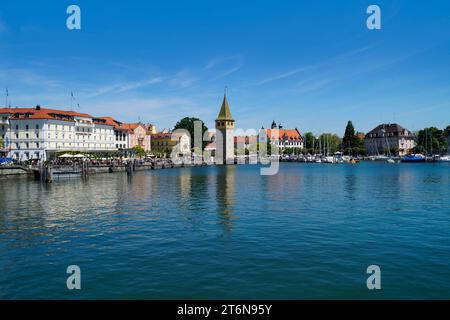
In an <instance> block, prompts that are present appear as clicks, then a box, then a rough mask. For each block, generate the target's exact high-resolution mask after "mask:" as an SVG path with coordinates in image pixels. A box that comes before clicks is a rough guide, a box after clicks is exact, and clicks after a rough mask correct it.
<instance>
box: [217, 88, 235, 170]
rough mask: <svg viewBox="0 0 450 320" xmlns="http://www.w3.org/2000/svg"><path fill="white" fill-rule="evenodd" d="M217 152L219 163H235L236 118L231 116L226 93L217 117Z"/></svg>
mask: <svg viewBox="0 0 450 320" xmlns="http://www.w3.org/2000/svg"><path fill="white" fill-rule="evenodd" d="M215 142H216V153H215V161H216V163H217V164H228V163H229V164H234V160H235V155H234V119H233V117H232V116H231V111H230V106H229V105H228V101H227V96H226V95H224V97H223V102H222V106H221V108H220V112H219V115H218V116H217V119H216V141H215Z"/></svg>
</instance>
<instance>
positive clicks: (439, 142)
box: [416, 127, 450, 154]
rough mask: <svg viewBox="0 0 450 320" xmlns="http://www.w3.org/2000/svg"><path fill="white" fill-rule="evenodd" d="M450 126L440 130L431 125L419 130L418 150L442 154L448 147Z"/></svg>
mask: <svg viewBox="0 0 450 320" xmlns="http://www.w3.org/2000/svg"><path fill="white" fill-rule="evenodd" d="M447 130H450V128H449V127H447V128H445V129H444V130H440V129H438V128H436V127H429V128H424V129H422V130H419V132H417V148H416V151H417V152H421V153H424V152H426V153H427V154H440V153H443V152H445V150H446V149H447V148H448V140H447V137H448V131H447Z"/></svg>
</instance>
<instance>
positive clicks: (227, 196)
mask: <svg viewBox="0 0 450 320" xmlns="http://www.w3.org/2000/svg"><path fill="white" fill-rule="evenodd" d="M215 177H216V183H215V185H216V200H217V213H218V215H219V219H220V223H221V224H222V225H223V226H224V228H225V231H226V232H231V230H232V228H233V218H234V210H235V192H236V190H235V187H236V186H235V184H236V181H235V179H236V166H222V167H219V168H218V171H217V174H216V175H215Z"/></svg>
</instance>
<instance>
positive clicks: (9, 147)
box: [0, 106, 116, 161]
mask: <svg viewBox="0 0 450 320" xmlns="http://www.w3.org/2000/svg"><path fill="white" fill-rule="evenodd" d="M0 119H2V124H1V125H0V128H1V131H0V135H1V136H2V137H4V138H3V139H4V141H5V143H4V150H5V151H6V153H7V155H8V156H9V157H11V158H13V159H15V160H18V161H27V160H44V161H45V160H48V159H49V158H50V157H51V156H52V155H54V154H56V153H58V152H61V151H81V152H87V151H113V150H116V147H115V135H114V127H113V126H111V125H109V124H107V123H105V122H104V121H102V120H100V119H98V118H94V117H92V116H90V115H88V114H85V113H79V112H73V111H63V110H56V109H47V108H41V107H40V106H37V107H36V108H3V109H0Z"/></svg>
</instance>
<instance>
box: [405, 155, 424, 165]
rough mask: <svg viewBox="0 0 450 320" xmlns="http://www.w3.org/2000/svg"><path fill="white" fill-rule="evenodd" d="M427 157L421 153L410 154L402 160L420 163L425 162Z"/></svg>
mask: <svg viewBox="0 0 450 320" xmlns="http://www.w3.org/2000/svg"><path fill="white" fill-rule="evenodd" d="M426 159H427V158H426V157H425V156H424V155H421V154H409V155H406V156H404V157H403V158H402V162H412V163H418V162H425V161H426Z"/></svg>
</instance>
